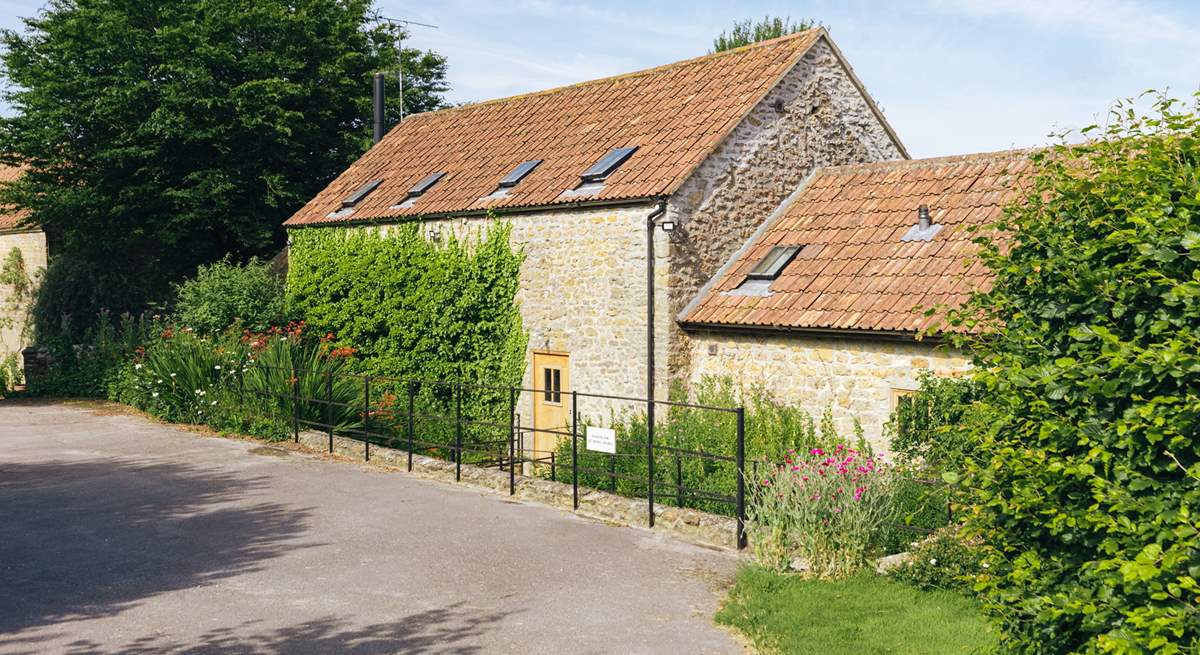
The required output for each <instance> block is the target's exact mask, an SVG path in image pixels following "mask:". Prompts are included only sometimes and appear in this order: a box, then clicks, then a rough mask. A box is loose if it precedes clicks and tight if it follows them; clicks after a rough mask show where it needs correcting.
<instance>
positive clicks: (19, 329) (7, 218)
mask: <svg viewBox="0 0 1200 655" xmlns="http://www.w3.org/2000/svg"><path fill="white" fill-rule="evenodd" d="M20 175H21V168H20V167H17V166H0V184H5V183H8V182H13V181H15V180H16V179H17V178H18V177H20ZM27 217H28V212H26V211H24V210H14V209H12V208H0V270H5V269H8V268H10V265H11V264H14V263H15V262H16V261H17V260H16V258H17V257H19V260H20V262H21V265H20V269H21V270H12V271H7V270H6V271H5V272H6V273H7V272H11V273H13V274H15V275H24V276H25V279H26V281H27V282H28V283H30V284H32V283H33V282H35V281H36V279H37V275H38V271H40V270H42V269H44V268H45V267H46V257H47V251H46V234H45V233H44V232H42V231H41V230H40V229H39V228H37V227H34V226H30V225H27V224H26V223H25V219H26V218H27ZM13 294H14V288H13V285H12V284H10V283H9V282H8V281H7V280H6V281H4V282H0V360H3V359H5V358H7V357H9V356H10V355H12V354H14V353H20V352H21V350H22V349H23V348H24V347H25V346H26V345H28V344H26V343H25V338H26V336H27V335H26V332H27V330H26V329H25V318H26V316H27V314H28V311H29V306H28V303H29V300H28V299H18V298H14V297H13Z"/></svg>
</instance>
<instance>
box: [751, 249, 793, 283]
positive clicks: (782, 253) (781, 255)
mask: <svg viewBox="0 0 1200 655" xmlns="http://www.w3.org/2000/svg"><path fill="white" fill-rule="evenodd" d="M800 248H801V247H800V246H775V247H774V248H771V252H768V253H767V256H766V257H763V258H762V259H761V260H759V262H758V265H757V266H755V267H754V268H753V269H751V270H750V272H749V273H748V274H747V275H746V279H748V280H774V279H775V278H777V277H779V274H780V273H782V272H783V268H784V267H785V266H787V265H788V264H789V263H791V261H792V259H794V258H795V257H796V253H798V252H800Z"/></svg>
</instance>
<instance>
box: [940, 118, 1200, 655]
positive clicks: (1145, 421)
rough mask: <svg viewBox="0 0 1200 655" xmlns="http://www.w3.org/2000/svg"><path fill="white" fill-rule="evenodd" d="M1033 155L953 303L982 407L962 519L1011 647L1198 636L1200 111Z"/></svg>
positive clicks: (1173, 644) (1123, 647) (1081, 647)
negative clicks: (987, 556)
mask: <svg viewBox="0 0 1200 655" xmlns="http://www.w3.org/2000/svg"><path fill="white" fill-rule="evenodd" d="M1085 133H1086V134H1087V135H1088V136H1091V137H1099V138H1092V139H1091V140H1089V141H1088V142H1086V143H1085V144H1083V145H1077V146H1071V145H1060V146H1057V147H1054V148H1052V149H1050V150H1048V151H1044V152H1042V153H1040V154H1038V155H1036V156H1035V157H1034V163H1035V171H1034V173H1033V174H1032V175H1030V176H1029V177H1027V178H1025V177H1023V178H1022V184H1024V185H1027V188H1025V189H1024V191H1025V192H1024V193H1023V194H1022V195H1023V198H1022V200H1021V202H1020V203H1018V204H1017V205H1015V206H1014V207H1012V208H1010V209H1009V211H1008V212H1007V213H1006V217H1005V218H1004V220H1003V221H1002V222H1001V223H1000V224H999V225H998V226H997V228H998V229H999V230H1001V231H1002V232H1006V233H1009V234H1014V235H1016V243H1015V245H1014V246H1013V247H1012V248H1011V250H1009V249H1006V248H1003V247H1001V244H1000V243H999V242H998V240H997V239H994V238H986V237H981V242H983V243H984V244H985V247H984V250H983V255H982V256H983V259H984V261H985V262H986V263H987V264H988V266H989V267H990V268H991V270H992V272H993V273H994V274H995V282H994V286H993V288H992V289H991V290H990V291H987V292H986V293H979V294H976V295H975V296H974V297H973V298H972V300H971V301H970V302H969V303H968V305H967V306H966V308H965V309H963V310H962V311H961V312H959V313H958V314H957V315H956V316H954V318H953V319H952V320H953V322H954V323H955V324H957V325H958V326H960V327H972V326H974V327H987V328H989V329H987V330H986V335H984V336H981V337H977V338H972V339H969V340H968V343H967V345H969V346H970V347H971V348H972V350H973V352H974V359H975V362H974V363H975V365H976V367H977V368H976V371H977V372H976V374H975V379H976V381H977V382H978V383H980V384H982V385H983V386H984V390H983V392H982V393H981V394H980V395H979V397H978V403H980V404H981V405H983V406H985V408H986V410H987V412H988V414H987V416H988V418H989V420H988V421H986V422H974V423H969V424H968V425H969V426H970V428H971V429H972V430H973V431H974V435H973V436H974V437H975V438H976V441H977V443H976V446H975V448H976V454H975V457H974V461H973V463H969V474H970V477H969V478H968V483H969V486H970V487H972V488H974V489H975V495H974V498H973V501H974V502H973V503H972V504H973V509H972V511H971V513H970V515H969V524H970V527H971V528H972V530H973V531H974V532H976V533H977V534H978V535H979V536H980V537H982V541H983V542H984V543H987V544H989V545H990V546H991V547H992V548H993V549H994V553H993V557H994V559H993V562H994V563H995V564H996V565H995V566H993V567H992V570H993V571H1002V572H999V573H993V574H992V575H991V576H985V578H984V580H985V582H984V585H983V587H982V590H983V591H984V593H985V595H986V598H987V600H988V605H989V608H990V609H991V611H992V612H993V614H994V615H995V616H996V618H997V619H998V622H999V624H1000V628H1001V631H1002V633H1003V634H1002V637H1003V638H1002V639H1001V643H1002V644H1003V646H1004V648H1005V649H1006V650H1007V651H1009V652H1017V653H1083V652H1088V653H1091V652H1119V653H1134V652H1138V653H1140V652H1150V651H1153V652H1156V653H1180V652H1188V653H1192V652H1197V651H1198V650H1200V586H1198V584H1197V580H1198V579H1200V520H1198V518H1197V517H1198V515H1197V511H1196V508H1198V507H1200V439H1198V438H1197V435H1200V116H1198V115H1197V114H1196V113H1194V112H1190V111H1186V110H1182V109H1181V108H1180V105H1179V104H1178V103H1176V102H1172V101H1170V100H1167V99H1162V98H1160V99H1159V100H1158V102H1157V106H1156V111H1155V112H1154V113H1153V114H1152V115H1149V116H1141V115H1139V114H1138V113H1137V112H1136V111H1134V110H1133V109H1131V108H1128V107H1118V110H1117V111H1116V112H1114V114H1113V120H1112V124H1111V125H1110V126H1109V127H1107V128H1104V129H1101V128H1091V129H1089V130H1087V131H1085Z"/></svg>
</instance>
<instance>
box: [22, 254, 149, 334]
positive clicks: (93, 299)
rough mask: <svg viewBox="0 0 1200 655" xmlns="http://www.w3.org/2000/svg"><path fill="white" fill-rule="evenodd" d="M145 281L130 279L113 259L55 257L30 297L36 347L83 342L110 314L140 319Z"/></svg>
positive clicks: (110, 316) (103, 326) (109, 320)
mask: <svg viewBox="0 0 1200 655" xmlns="http://www.w3.org/2000/svg"><path fill="white" fill-rule="evenodd" d="M145 284H146V282H145V281H144V280H137V279H131V278H130V277H129V276H128V275H127V274H126V273H125V272H124V271H123V270H122V269H121V267H120V266H114V265H113V262H112V260H107V261H105V262H102V263H94V262H90V261H87V260H84V259H78V258H73V257H68V256H65V255H63V256H55V257H53V258H51V260H50V263H49V264H48V265H47V267H46V269H45V273H44V274H43V275H42V277H41V280H40V281H39V283H38V287H37V292H36V294H34V296H33V306H32V309H31V312H30V317H29V321H30V323H31V324H32V328H33V340H34V343H37V344H38V345H41V346H50V347H53V346H55V345H57V344H61V343H66V344H82V343H88V341H89V340H90V339H94V338H95V336H96V333H97V332H98V331H102V330H104V329H106V328H107V327H111V326H105V325H103V323H104V322H106V321H108V322H111V318H112V317H113V316H124V315H126V314H128V315H141V314H143V313H146V311H145V310H146V305H145V303H144V302H142V301H141V300H140V299H139V298H141V297H142V296H143V294H144V291H143V290H142V289H141V287H142V286H143V285H145Z"/></svg>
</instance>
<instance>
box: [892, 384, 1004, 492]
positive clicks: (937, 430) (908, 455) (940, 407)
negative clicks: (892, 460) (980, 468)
mask: <svg viewBox="0 0 1200 655" xmlns="http://www.w3.org/2000/svg"><path fill="white" fill-rule="evenodd" d="M917 379H918V380H919V382H920V387H919V388H918V389H917V391H916V392H915V393H912V394H910V395H907V396H902V397H900V398H899V400H898V402H897V403H896V409H895V410H894V411H893V412H892V415H891V416H890V417H889V418H888V422H887V424H886V425H885V426H884V434H885V436H886V437H887V438H888V440H889V443H890V445H891V449H892V453H893V454H895V456H896V459H897V461H899V462H901V463H904V464H908V465H911V466H915V467H920V468H926V469H931V470H932V471H934V472H936V473H938V474H940V473H943V472H947V471H950V472H961V471H962V470H963V467H964V465H965V463H966V459H967V457H969V456H971V455H972V454H973V453H974V449H975V442H974V437H973V436H972V432H971V430H970V428H969V427H966V426H965V424H966V423H967V422H968V421H971V420H974V419H975V417H976V416H977V415H978V411H977V410H976V411H972V404H973V403H974V402H975V400H976V399H978V398H979V396H980V393H981V392H982V387H981V385H979V384H978V383H977V382H975V381H974V380H972V379H971V378H969V377H939V376H937V375H934V374H933V373H932V372H931V371H928V370H926V371H921V372H920V373H919V374H918V378H917Z"/></svg>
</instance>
